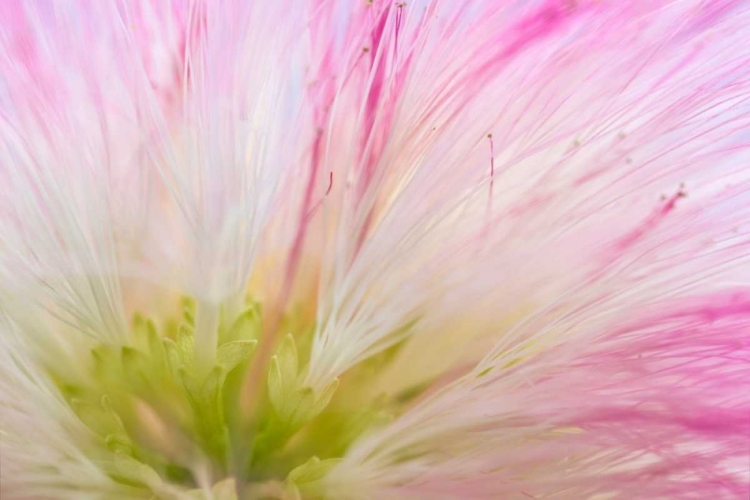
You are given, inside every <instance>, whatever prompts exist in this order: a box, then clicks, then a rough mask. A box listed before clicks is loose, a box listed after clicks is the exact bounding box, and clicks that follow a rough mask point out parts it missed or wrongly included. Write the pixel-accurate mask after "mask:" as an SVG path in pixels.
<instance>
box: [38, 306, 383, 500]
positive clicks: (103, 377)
mask: <svg viewBox="0 0 750 500" xmlns="http://www.w3.org/2000/svg"><path fill="white" fill-rule="evenodd" d="M183 305H184V308H183V309H184V310H183V314H182V317H181V318H180V320H179V321H178V322H173V323H172V324H167V325H166V326H164V327H162V328H158V327H157V326H156V324H155V322H154V321H152V320H150V319H147V318H144V317H142V316H140V315H136V317H135V318H134V320H133V323H132V328H131V341H130V342H129V344H128V345H124V346H112V345H104V344H100V345H97V346H95V347H94V348H93V349H91V356H90V359H89V360H88V361H87V362H86V363H85V368H84V369H83V371H81V370H78V371H76V370H68V371H64V372H61V371H60V369H59V367H58V368H57V369H56V370H51V372H52V373H53V378H54V379H55V381H56V382H57V384H58V387H59V388H60V391H61V393H62V394H63V396H64V397H65V399H66V401H68V403H69V405H70V407H71V409H72V410H73V412H74V413H75V414H76V415H77V416H78V418H79V419H80V420H81V422H82V423H83V424H84V425H85V426H86V427H87V428H88V430H89V431H91V432H90V442H88V443H83V444H82V446H83V447H84V449H86V450H89V449H90V450H91V453H92V456H93V458H94V459H95V461H96V463H99V464H101V467H102V469H103V470H104V471H105V473H106V474H107V475H108V476H109V477H110V478H111V479H112V480H114V481H115V482H117V483H119V484H120V485H121V486H122V487H124V488H126V489H129V490H130V492H131V493H132V494H133V495H134V496H135V497H141V496H142V497H143V498H145V499H160V498H164V499H171V498H175V499H176V498H196V499H200V498H210V497H211V496H210V495H207V493H206V490H205V488H206V487H207V486H206V484H205V483H206V481H209V482H210V483H211V485H210V486H211V488H212V495H213V498H216V499H219V500H224V499H226V500H230V499H238V500H239V499H244V498H323V497H324V495H323V493H322V489H321V488H320V487H319V483H320V480H321V479H323V478H324V477H325V475H326V474H327V473H328V472H329V471H330V469H331V468H332V467H333V466H335V464H336V463H337V462H338V459H339V458H340V457H341V456H342V454H343V453H344V452H345V451H346V448H347V447H348V445H349V444H350V443H351V442H352V441H353V440H354V439H355V438H356V437H357V436H359V435H360V434H361V433H362V432H364V431H365V430H367V429H369V428H371V427H372V426H373V425H376V424H378V423H379V422H382V421H383V420H384V418H385V417H384V411H383V408H384V405H382V404H381V402H379V403H377V404H374V405H373V407H372V408H371V409H367V408H362V407H361V406H358V407H357V408H356V409H352V408H347V406H346V404H345V401H346V397H345V396H344V397H343V399H342V401H344V404H332V400H333V399H334V396H335V395H336V394H337V392H340V391H338V390H337V389H338V388H339V381H338V380H334V381H333V382H332V383H330V384H329V385H328V386H327V387H324V388H323V389H322V390H317V391H316V390H314V389H313V388H311V387H307V386H305V384H304V380H305V375H306V363H307V360H306V356H305V355H306V354H307V353H308V352H309V345H310V343H311V335H312V333H311V332H312V329H311V328H307V329H306V330H307V331H308V332H309V333H307V334H303V335H301V336H299V337H295V336H293V335H291V334H289V335H287V336H286V337H283V339H281V340H280V342H278V344H277V345H276V346H275V348H274V350H273V351H272V352H273V354H272V355H271V356H270V357H269V358H267V359H265V360H262V359H256V358H258V356H256V351H257V350H258V349H257V345H258V342H259V340H260V338H261V329H262V318H261V312H260V308H259V307H258V305H257V304H250V305H249V306H248V307H247V308H246V309H245V310H244V311H242V312H241V313H240V314H239V315H234V317H231V318H229V317H226V316H228V314H223V312H222V315H221V316H222V317H221V321H220V324H219V327H218V329H219V331H218V339H219V340H218V345H217V348H216V356H215V361H214V363H213V365H212V366H199V364H198V363H197V362H196V359H195V358H196V351H195V345H196V342H195V332H194V330H195V322H194V318H195V315H196V311H195V303H194V302H193V301H192V300H185V301H184V304H183ZM298 345H301V346H303V354H302V355H301V354H300V353H299V352H298V349H299V347H298ZM256 363H260V365H256ZM82 364H83V363H82ZM254 368H258V369H262V370H263V371H264V372H265V384H264V383H258V384H255V386H253V385H252V384H251V385H249V386H248V377H249V376H250V375H251V373H252V372H253V369H254ZM70 373H76V375H75V376H73V375H71V374H70ZM261 373H262V372H261ZM249 387H250V388H251V389H252V388H253V387H255V390H254V391H252V392H248V388H249ZM206 478H208V479H206ZM268 491H272V492H275V493H272V494H270V496H268V495H269V494H268V493H267V492H268ZM259 492H261V493H259ZM263 492H265V493H263ZM264 495H265V496H264Z"/></svg>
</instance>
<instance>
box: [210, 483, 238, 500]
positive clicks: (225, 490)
mask: <svg viewBox="0 0 750 500" xmlns="http://www.w3.org/2000/svg"><path fill="white" fill-rule="evenodd" d="M211 492H212V493H213V494H214V499H215V500H237V485H236V484H235V481H234V478H232V477H229V478H226V479H224V480H222V481H219V482H218V483H216V484H215V485H214V486H213V487H212V488H211Z"/></svg>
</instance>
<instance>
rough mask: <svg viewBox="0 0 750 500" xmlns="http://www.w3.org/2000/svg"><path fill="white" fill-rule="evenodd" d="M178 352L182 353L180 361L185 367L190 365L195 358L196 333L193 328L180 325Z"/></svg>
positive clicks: (178, 329) (184, 324) (178, 330)
mask: <svg viewBox="0 0 750 500" xmlns="http://www.w3.org/2000/svg"><path fill="white" fill-rule="evenodd" d="M176 344H177V350H178V351H179V353H180V360H181V361H182V364H183V365H189V364H191V363H192V362H193V358H194V357H195V333H194V332H193V327H192V326H190V325H188V324H186V323H180V326H179V327H178V328H177V342H176Z"/></svg>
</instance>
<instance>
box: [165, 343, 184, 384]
mask: <svg viewBox="0 0 750 500" xmlns="http://www.w3.org/2000/svg"><path fill="white" fill-rule="evenodd" d="M162 344H163V345H164V352H165V354H166V356H167V364H168V365H169V369H170V370H171V372H172V377H173V378H174V379H175V380H179V379H180V374H179V372H180V369H181V368H182V367H183V363H182V358H181V357H180V348H179V347H177V344H176V343H175V342H174V340H172V339H166V338H165V339H162Z"/></svg>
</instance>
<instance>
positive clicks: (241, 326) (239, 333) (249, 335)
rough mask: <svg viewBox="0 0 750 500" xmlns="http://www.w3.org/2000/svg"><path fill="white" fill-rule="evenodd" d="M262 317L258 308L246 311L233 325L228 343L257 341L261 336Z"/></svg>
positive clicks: (227, 337)
mask: <svg viewBox="0 0 750 500" xmlns="http://www.w3.org/2000/svg"><path fill="white" fill-rule="evenodd" d="M260 328H261V317H260V310H259V308H258V307H257V306H254V307H251V308H249V309H246V310H245V311H244V312H243V313H242V314H240V315H239V316H238V317H237V319H236V320H235V321H234V323H232V326H231V327H230V328H229V331H228V332H227V336H226V339H227V341H230V342H231V341H233V340H252V339H257V338H258V337H259V334H260Z"/></svg>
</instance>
